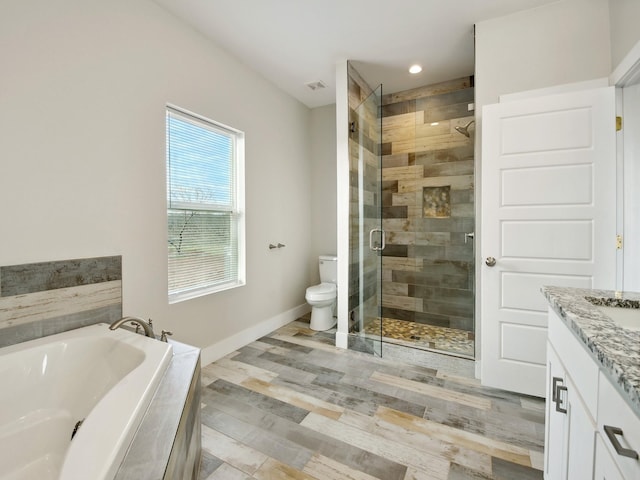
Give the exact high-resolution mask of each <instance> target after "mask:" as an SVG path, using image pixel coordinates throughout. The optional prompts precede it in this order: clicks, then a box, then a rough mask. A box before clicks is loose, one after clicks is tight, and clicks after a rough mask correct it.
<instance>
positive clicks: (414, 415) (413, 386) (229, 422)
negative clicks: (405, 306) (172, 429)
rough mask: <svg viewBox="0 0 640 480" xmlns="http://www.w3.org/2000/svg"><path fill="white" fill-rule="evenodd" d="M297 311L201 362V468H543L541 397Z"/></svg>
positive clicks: (368, 472) (362, 474) (413, 474)
mask: <svg viewBox="0 0 640 480" xmlns="http://www.w3.org/2000/svg"><path fill="white" fill-rule="evenodd" d="M308 327H309V325H308V323H304V322H303V321H296V322H293V323H291V324H289V325H287V326H285V327H283V328H281V329H279V330H277V331H275V332H273V333H272V334H270V335H268V336H266V337H263V338H261V339H259V340H258V341H256V342H253V343H251V344H250V345H248V346H246V347H243V348H241V349H240V350H238V351H237V352H234V353H232V354H230V355H228V356H227V357H225V358H223V359H221V360H218V361H217V362H214V363H212V364H210V365H207V366H205V367H204V368H203V371H202V380H203V382H202V385H203V387H202V429H203V432H202V448H203V461H202V470H201V478H202V479H207V480H214V479H216V480H218V479H221V480H241V479H242V480H246V479H274V480H279V479H317V480H333V479H349V480H372V479H380V480H396V479H397V480H400V479H405V480H422V479H443V480H444V479H447V480H458V479H503V480H519V479H541V478H542V471H541V470H542V467H543V455H542V451H543V439H544V403H543V401H542V400H540V399H536V398H531V397H523V396H520V395H516V394H512V393H508V392H504V391H500V390H495V389H490V388H485V387H481V386H480V385H479V383H478V382H477V381H476V380H474V379H470V378H465V377H460V376H456V375H452V374H447V373H445V372H443V370H440V371H438V370H435V369H430V368H425V367H418V366H414V365H407V364H402V363H398V362H392V361H388V360H385V359H380V358H376V357H373V356H371V355H368V354H365V353H359V352H355V351H350V350H342V349H337V348H335V347H334V346H333V335H332V334H328V333H318V332H314V331H312V330H310V329H309V328H308Z"/></svg>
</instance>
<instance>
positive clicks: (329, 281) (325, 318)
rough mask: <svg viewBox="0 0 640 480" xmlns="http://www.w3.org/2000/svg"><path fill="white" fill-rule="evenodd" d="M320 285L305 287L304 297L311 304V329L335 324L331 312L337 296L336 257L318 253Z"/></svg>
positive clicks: (326, 328) (324, 327) (333, 309)
mask: <svg viewBox="0 0 640 480" xmlns="http://www.w3.org/2000/svg"><path fill="white" fill-rule="evenodd" d="M318 263H319V267H320V282H321V283H320V285H314V286H313V287H309V288H307V293H306V295H305V296H304V298H305V299H306V300H307V303H308V304H309V305H311V326H310V328H311V330H319V331H321V330H329V329H330V328H332V327H333V326H334V325H335V324H336V319H335V318H334V316H333V314H334V311H335V306H336V297H337V296H338V287H337V283H338V257H336V256H335V255H320V257H319V259H318Z"/></svg>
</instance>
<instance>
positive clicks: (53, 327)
mask: <svg viewBox="0 0 640 480" xmlns="http://www.w3.org/2000/svg"><path fill="white" fill-rule="evenodd" d="M121 317H122V257H120V256H110V257H95V258H84V259H75V260H62V261H52V262H40V263H30V264H23V265H10V266H1V267H0V347H5V346H8V345H13V344H16V343H20V342H25V341H27V340H33V339H35V338H40V337H45V336H48V335H53V334H56V333H60V332H64V331H67V330H72V329H74V328H79V327H83V326H86V325H92V324H95V323H111V322H113V321H115V320H117V319H119V318H121Z"/></svg>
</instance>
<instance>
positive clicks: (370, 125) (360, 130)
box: [349, 85, 385, 356]
mask: <svg viewBox="0 0 640 480" xmlns="http://www.w3.org/2000/svg"><path fill="white" fill-rule="evenodd" d="M381 99H382V85H380V86H379V87H378V88H376V89H375V90H374V91H373V92H372V93H371V94H370V95H369V96H368V97H367V98H366V99H365V100H364V101H363V102H362V103H361V104H360V106H358V108H357V109H356V111H355V115H354V117H353V118H352V122H351V134H350V138H351V140H350V142H349V143H350V148H351V149H352V151H351V159H352V162H353V163H352V169H351V171H352V176H351V179H352V180H351V192H352V193H351V196H352V198H351V215H350V217H351V225H350V229H351V232H350V238H351V242H352V246H351V252H352V258H351V269H352V270H351V272H350V277H352V276H357V288H355V289H354V292H353V294H354V295H353V296H352V297H351V299H350V300H351V301H353V302H354V303H355V308H353V309H351V311H352V312H354V313H355V317H356V318H352V320H353V323H352V327H351V333H352V335H351V339H352V342H351V344H352V348H354V349H358V350H364V351H367V352H370V353H373V354H375V355H378V356H382V316H381V312H382V250H383V249H384V246H385V245H384V242H385V238H384V231H383V229H382V155H381V149H382V118H381V113H380V106H381Z"/></svg>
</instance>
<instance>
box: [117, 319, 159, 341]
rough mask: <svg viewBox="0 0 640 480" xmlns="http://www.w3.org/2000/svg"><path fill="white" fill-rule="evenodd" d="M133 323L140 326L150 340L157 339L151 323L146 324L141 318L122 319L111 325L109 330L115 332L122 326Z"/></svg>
mask: <svg viewBox="0 0 640 480" xmlns="http://www.w3.org/2000/svg"><path fill="white" fill-rule="evenodd" d="M127 322H131V323H134V324H136V325H139V326H141V327H142V329H143V330H144V334H145V335H146V336H147V337H150V338H156V335H155V334H154V333H153V327H152V326H151V321H149V323H147V322H145V321H144V320H142V319H141V318H138V317H122V318H121V319H120V320H116V321H115V322H113V323H112V324H111V325H109V330H115V329H116V328H119V327H121V326H122V324H124V323H127Z"/></svg>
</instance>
